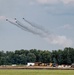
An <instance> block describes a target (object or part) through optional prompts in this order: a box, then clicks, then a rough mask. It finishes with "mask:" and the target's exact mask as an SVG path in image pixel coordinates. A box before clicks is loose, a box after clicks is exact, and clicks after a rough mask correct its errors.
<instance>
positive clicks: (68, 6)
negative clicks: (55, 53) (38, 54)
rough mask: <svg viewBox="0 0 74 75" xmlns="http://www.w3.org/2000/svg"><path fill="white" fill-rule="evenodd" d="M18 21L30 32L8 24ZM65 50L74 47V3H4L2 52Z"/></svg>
mask: <svg viewBox="0 0 74 75" xmlns="http://www.w3.org/2000/svg"><path fill="white" fill-rule="evenodd" d="M23 17H24V18H25V19H27V20H28V21H30V22H31V23H32V24H33V26H31V25H30V24H28V23H26V22H25V21H24V20H23V19H22V18H23ZM14 18H17V19H18V20H19V21H20V22H21V23H22V24H23V25H24V26H25V27H26V28H27V29H26V30H22V29H21V28H18V27H17V26H15V25H13V24H11V23H9V22H7V21H6V19H9V20H10V19H12V20H13V21H14ZM65 47H74V0H0V50H4V51H6V50H17V49H34V48H35V49H41V50H54V49H55V50H56V49H63V48H65Z"/></svg>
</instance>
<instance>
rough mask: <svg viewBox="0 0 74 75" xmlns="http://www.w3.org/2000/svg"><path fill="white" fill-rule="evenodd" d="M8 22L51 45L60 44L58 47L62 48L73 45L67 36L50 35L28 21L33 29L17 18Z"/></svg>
mask: <svg viewBox="0 0 74 75" xmlns="http://www.w3.org/2000/svg"><path fill="white" fill-rule="evenodd" d="M24 20H25V19H24ZM6 21H8V22H9V23H11V24H13V25H16V26H17V27H19V28H21V29H22V30H24V31H28V32H30V33H32V34H34V35H38V36H40V37H42V38H44V39H46V40H47V41H49V43H51V44H58V45H61V46H66V47H67V46H71V44H72V41H71V40H70V39H68V38H67V37H66V36H59V35H55V34H53V33H51V34H48V33H47V32H45V31H44V30H43V29H41V28H39V27H36V26H35V25H33V24H32V23H30V22H29V21H27V20H26V22H27V23H28V24H30V25H31V27H32V28H33V29H32V28H30V27H28V26H26V25H24V24H22V23H21V22H20V21H18V20H17V19H16V18H15V22H13V21H10V20H8V19H6Z"/></svg>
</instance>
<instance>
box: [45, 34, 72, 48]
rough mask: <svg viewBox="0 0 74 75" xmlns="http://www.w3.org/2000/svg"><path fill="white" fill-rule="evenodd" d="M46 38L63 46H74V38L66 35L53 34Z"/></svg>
mask: <svg viewBox="0 0 74 75" xmlns="http://www.w3.org/2000/svg"><path fill="white" fill-rule="evenodd" d="M46 40H47V41H48V42H49V43H51V44H55V45H56V44H57V45H60V46H63V47H70V46H72V40H71V39H68V38H67V37H66V36H59V35H51V36H50V37H47V38H46Z"/></svg>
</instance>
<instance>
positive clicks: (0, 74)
mask: <svg viewBox="0 0 74 75" xmlns="http://www.w3.org/2000/svg"><path fill="white" fill-rule="evenodd" d="M0 75H74V70H0Z"/></svg>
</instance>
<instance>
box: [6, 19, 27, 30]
mask: <svg viewBox="0 0 74 75" xmlns="http://www.w3.org/2000/svg"><path fill="white" fill-rule="evenodd" d="M6 21H8V22H9V23H11V24H13V25H15V26H17V27H19V28H21V29H22V30H24V31H26V29H24V28H23V27H22V26H20V25H18V24H17V23H15V22H12V21H10V20H8V19H6Z"/></svg>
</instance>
